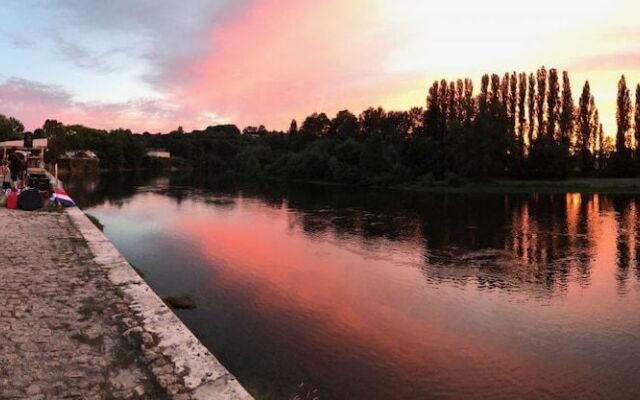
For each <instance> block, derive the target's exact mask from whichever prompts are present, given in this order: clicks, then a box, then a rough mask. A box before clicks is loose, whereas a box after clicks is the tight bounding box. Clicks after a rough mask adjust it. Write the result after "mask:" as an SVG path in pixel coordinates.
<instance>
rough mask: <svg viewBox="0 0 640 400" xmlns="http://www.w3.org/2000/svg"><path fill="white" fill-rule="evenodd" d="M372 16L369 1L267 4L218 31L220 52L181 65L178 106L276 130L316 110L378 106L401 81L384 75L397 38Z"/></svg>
mask: <svg viewBox="0 0 640 400" xmlns="http://www.w3.org/2000/svg"><path fill="white" fill-rule="evenodd" d="M372 10H373V8H372V7H371V6H370V5H368V4H367V2H365V1H361V0H358V1H354V2H349V3H345V2H342V1H338V0H328V1H325V2H322V3H319V2H313V3H312V2H307V1H296V0H286V1H276V0H260V1H258V2H256V3H255V4H253V6H252V7H250V8H248V9H247V10H246V11H245V12H244V13H243V14H239V15H237V16H236V17H235V18H234V19H231V20H229V21H227V23H225V24H224V25H222V26H220V27H217V28H215V29H213V30H212V32H211V34H210V40H211V41H212V42H213V45H214V46H213V47H214V48H215V51H214V52H212V53H210V54H206V55H205V56H203V57H201V59H199V60H196V61H194V60H187V62H185V64H183V65H182V66H181V67H180V69H181V71H182V76H183V77H185V78H186V79H185V81H183V82H180V85H178V87H177V88H176V89H175V95H176V98H175V101H176V102H179V103H180V104H183V105H185V106H186V107H187V108H188V109H190V110H192V111H195V110H200V111H205V110H209V109H210V110H215V111H217V112H219V113H221V114H223V115H225V116H228V118H229V119H230V120H231V121H233V122H235V123H239V124H259V123H264V124H267V125H269V126H272V127H275V128H284V127H285V126H287V125H288V122H289V121H290V119H291V118H293V117H298V118H300V117H303V116H304V115H307V114H310V113H311V112H313V111H330V112H333V111H337V110H338V109H342V108H345V107H348V108H352V109H354V111H358V110H359V109H362V108H365V107H367V106H369V105H375V104H372V101H373V102H374V103H375V101H376V100H377V99H379V98H381V97H383V96H384V95H385V94H386V93H387V92H388V91H389V90H390V88H391V87H393V85H394V84H396V83H397V79H396V78H391V77H389V76H386V75H385V73H384V70H383V69H384V68H383V66H384V64H385V60H386V57H387V54H388V51H389V49H390V48H392V47H393V45H394V37H393V35H390V34H389V32H388V31H386V30H384V29H381V28H380V26H379V24H376V18H377V17H376V16H375V15H374V14H373V11H372Z"/></svg>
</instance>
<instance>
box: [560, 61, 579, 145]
mask: <svg viewBox="0 0 640 400" xmlns="http://www.w3.org/2000/svg"><path fill="white" fill-rule="evenodd" d="M574 118H575V104H574V103H573V95H572V93H571V82H570V81H569V73H568V72H567V71H564V72H563V73H562V111H561V112H560V122H559V125H560V142H561V143H564V144H567V145H568V144H570V143H571V139H572V136H573V131H574V129H573V127H574Z"/></svg>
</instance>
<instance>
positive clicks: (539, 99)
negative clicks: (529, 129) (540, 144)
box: [536, 67, 547, 138]
mask: <svg viewBox="0 0 640 400" xmlns="http://www.w3.org/2000/svg"><path fill="white" fill-rule="evenodd" d="M536 80H537V85H538V93H537V95H536V107H537V108H536V113H537V117H538V137H539V138H540V137H542V136H543V135H544V134H545V124H544V115H545V107H544V103H545V99H546V98H547V70H546V69H545V68H544V67H542V68H540V69H539V70H538V72H537V79H536Z"/></svg>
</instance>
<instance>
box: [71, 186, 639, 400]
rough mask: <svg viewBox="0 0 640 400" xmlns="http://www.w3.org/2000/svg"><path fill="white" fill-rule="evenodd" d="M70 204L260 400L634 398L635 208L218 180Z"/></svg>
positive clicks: (591, 200)
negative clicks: (188, 308)
mask: <svg viewBox="0 0 640 400" xmlns="http://www.w3.org/2000/svg"><path fill="white" fill-rule="evenodd" d="M69 190H70V192H71V193H72V195H73V196H74V197H75V198H76V200H78V201H79V202H80V203H82V204H84V205H86V206H87V207H88V208H90V212H92V213H94V214H95V215H97V216H98V217H99V218H100V219H101V220H102V222H103V223H105V226H106V233H107V234H108V235H109V236H110V237H111V238H112V240H114V242H115V243H116V246H117V247H118V248H119V249H120V250H121V251H122V252H123V253H124V254H125V256H126V257H127V258H128V259H129V260H130V261H132V262H133V263H134V264H136V265H137V266H139V267H142V268H143V269H146V270H148V271H150V273H149V281H150V283H151V284H152V286H153V287H154V289H155V290H156V291H158V292H159V293H160V294H161V295H171V294H180V293H183V292H185V291H188V292H189V293H192V294H194V295H195V296H196V297H197V299H198V303H199V305H200V307H199V308H198V310H196V311H193V312H186V313H181V314H180V316H181V318H183V320H184V321H185V322H186V323H187V324H188V325H189V327H190V328H191V329H192V330H193V331H194V332H195V333H196V334H197V335H198V336H199V337H200V338H201V340H203V342H204V343H205V344H206V345H207V346H209V347H210V348H211V349H212V350H213V351H214V353H215V354H216V356H218V357H219V358H220V359H221V360H222V361H223V363H224V364H225V365H226V366H227V367H228V368H230V369H231V371H232V372H234V373H235V374H236V375H237V376H238V377H239V379H240V381H241V382H243V383H244V384H245V385H247V386H249V387H250V388H252V389H253V390H256V391H258V392H260V393H267V394H269V395H272V396H274V398H287V396H288V397H290V395H291V394H292V393H293V392H295V389H296V387H297V386H298V384H299V382H301V381H304V382H305V383H306V385H307V386H308V387H314V388H317V389H318V390H319V394H320V397H321V398H322V399H390V398H394V399H396V398H397V399H415V398H456V399H457V398H477V397H482V398H505V399H506V398H541V397H542V398H545V397H546V398H551V397H553V398H630V397H633V396H635V393H636V392H637V390H638V389H640V383H639V382H638V381H637V376H638V373H639V372H640V370H639V367H638V363H637V361H638V360H639V359H640V315H639V313H638V312H637V310H638V306H640V285H639V281H640V269H639V267H638V246H639V244H638V241H637V240H636V237H637V232H638V223H637V222H638V221H637V199H636V198H634V197H625V196H613V197H610V196H599V195H581V194H567V195H460V194H415V193H406V192H373V191H365V190H352V189H346V188H335V187H321V186H309V185H281V184H274V183H265V184H262V185H255V184H254V185H242V184H237V183H234V182H229V181H227V180H225V179H220V178H216V177H206V176H205V177H195V178H192V177H181V176H170V177H166V176H163V177H153V176H144V175H137V176H128V177H124V178H122V177H116V178H111V177H103V178H102V179H100V180H99V181H97V182H96V181H94V182H93V183H92V184H87V183H86V182H74V181H71V182H69Z"/></svg>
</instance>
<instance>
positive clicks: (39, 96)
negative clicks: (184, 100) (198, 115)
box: [0, 79, 188, 132]
mask: <svg viewBox="0 0 640 400" xmlns="http://www.w3.org/2000/svg"><path fill="white" fill-rule="evenodd" d="M0 113H2V114H5V115H8V116H13V117H16V118H18V119H20V120H21V121H22V122H23V123H24V124H25V127H26V128H27V129H35V128H38V127H42V125H43V123H44V121H45V120H46V119H56V120H58V121H61V122H63V123H67V124H76V123H78V124H84V125H88V126H93V127H98V128H105V129H115V128H129V129H132V130H136V131H144V130H148V131H152V132H154V131H161V130H167V129H173V128H175V126H177V124H176V123H175V121H176V120H180V119H185V118H187V117H188V116H185V115H183V114H181V113H180V109H179V108H178V107H173V106H171V105H170V104H167V103H164V102H162V101H158V100H150V99H136V100H131V101H127V102H123V103H83V102H77V101H74V99H73V96H72V94H71V93H69V92H67V91H65V90H63V89H61V88H59V87H57V86H49V85H44V84H41V83H37V82H32V81H27V80H23V79H9V80H7V81H6V82H4V83H2V84H0Z"/></svg>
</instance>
